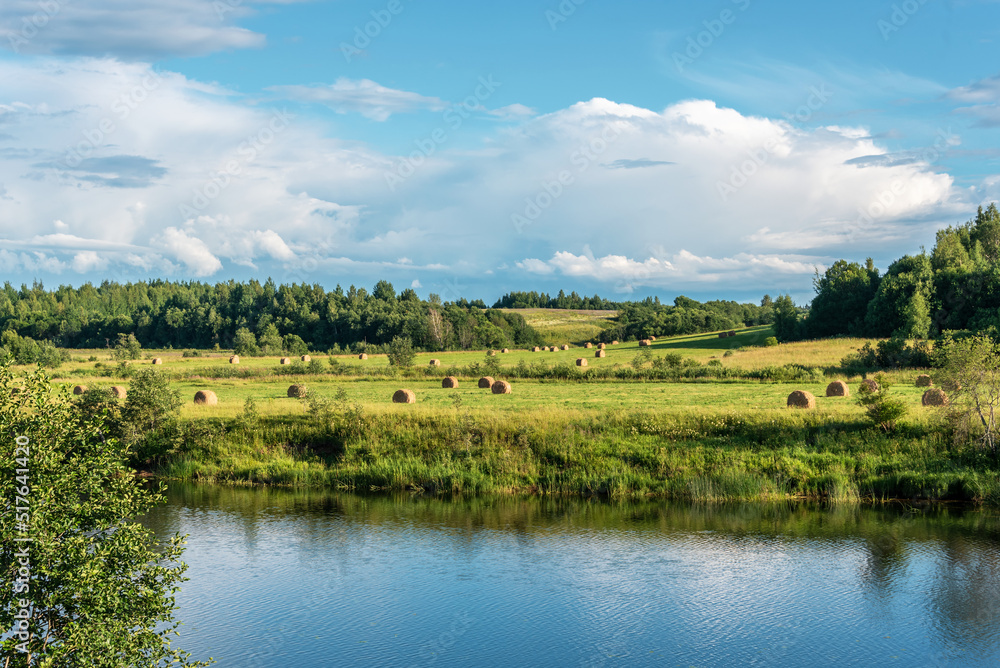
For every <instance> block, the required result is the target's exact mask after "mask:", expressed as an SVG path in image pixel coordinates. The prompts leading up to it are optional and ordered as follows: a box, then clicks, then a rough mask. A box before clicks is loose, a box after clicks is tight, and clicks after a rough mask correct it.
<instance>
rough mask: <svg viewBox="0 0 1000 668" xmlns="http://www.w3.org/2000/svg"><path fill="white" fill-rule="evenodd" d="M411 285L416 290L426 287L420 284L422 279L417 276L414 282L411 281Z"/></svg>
mask: <svg viewBox="0 0 1000 668" xmlns="http://www.w3.org/2000/svg"><path fill="white" fill-rule="evenodd" d="M410 287H411V288H413V289H414V290H416V289H418V288H422V287H424V286H422V285H421V284H420V280H419V279H416V278H415V279H413V282H412V283H410Z"/></svg>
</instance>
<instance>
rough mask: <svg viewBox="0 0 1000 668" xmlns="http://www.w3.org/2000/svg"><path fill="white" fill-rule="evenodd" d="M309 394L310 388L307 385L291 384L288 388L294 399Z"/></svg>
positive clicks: (289, 394)
mask: <svg viewBox="0 0 1000 668" xmlns="http://www.w3.org/2000/svg"><path fill="white" fill-rule="evenodd" d="M307 394H309V390H307V389H306V386H305V385H290V386H289V388H288V396H289V397H291V398H293V399H301V398H302V397H304V396H306V395H307Z"/></svg>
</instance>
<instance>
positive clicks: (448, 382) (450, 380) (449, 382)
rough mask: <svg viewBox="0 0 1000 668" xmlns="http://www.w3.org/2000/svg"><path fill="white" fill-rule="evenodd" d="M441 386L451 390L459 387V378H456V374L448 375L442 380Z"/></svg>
mask: <svg viewBox="0 0 1000 668" xmlns="http://www.w3.org/2000/svg"><path fill="white" fill-rule="evenodd" d="M441 387H443V388H445V389H449V390H451V389H454V388H456V387H458V378H455V377H454V376H446V377H445V379H444V380H442V381H441Z"/></svg>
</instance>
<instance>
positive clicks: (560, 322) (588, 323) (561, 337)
mask: <svg viewBox="0 0 1000 668" xmlns="http://www.w3.org/2000/svg"><path fill="white" fill-rule="evenodd" d="M500 310H502V311H507V312H509V313H520V314H521V315H522V316H524V319H525V321H526V322H527V323H528V324H529V325H531V326H532V327H534V328H535V330H536V331H537V332H538V333H539V334H541V335H542V337H543V338H544V340H545V342H546V343H547V344H548V345H550V346H552V345H557V344H563V343H570V344H574V343H575V344H583V343H586V342H587V341H592V340H594V339H595V338H596V337H597V336H598V335H599V334H600V333H601V332H602V331H604V330H605V329H608V328H609V327H611V326H612V325H613V324H614V322H612V318H614V317H615V316H616V315H617V314H618V311H573V310H565V309H549V308H527V309H500Z"/></svg>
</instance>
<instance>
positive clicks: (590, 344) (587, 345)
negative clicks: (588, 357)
mask: <svg viewBox="0 0 1000 668" xmlns="http://www.w3.org/2000/svg"><path fill="white" fill-rule="evenodd" d="M583 347H584V348H587V349H588V350H589V349H591V348H593V347H594V344H593V343H591V342H590V341H587V342H586V343H585V344H583Z"/></svg>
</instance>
